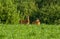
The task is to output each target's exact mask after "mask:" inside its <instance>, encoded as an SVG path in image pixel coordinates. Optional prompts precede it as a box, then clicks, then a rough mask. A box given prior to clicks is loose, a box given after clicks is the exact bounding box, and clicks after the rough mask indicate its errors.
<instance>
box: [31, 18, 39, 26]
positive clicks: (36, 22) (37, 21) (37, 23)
mask: <svg viewBox="0 0 60 39" xmlns="http://www.w3.org/2000/svg"><path fill="white" fill-rule="evenodd" d="M32 24H36V25H40V21H39V19H37V20H36V21H33V22H32Z"/></svg>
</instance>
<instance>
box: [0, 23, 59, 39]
mask: <svg viewBox="0 0 60 39" xmlns="http://www.w3.org/2000/svg"><path fill="white" fill-rule="evenodd" d="M0 39H60V25H46V24H41V25H40V26H37V25H20V24H19V25H6V24H0Z"/></svg>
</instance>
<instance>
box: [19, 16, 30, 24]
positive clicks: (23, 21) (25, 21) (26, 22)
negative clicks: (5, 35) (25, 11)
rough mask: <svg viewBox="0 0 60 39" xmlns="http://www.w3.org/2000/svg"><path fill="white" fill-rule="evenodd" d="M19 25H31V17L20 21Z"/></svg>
mask: <svg viewBox="0 0 60 39" xmlns="http://www.w3.org/2000/svg"><path fill="white" fill-rule="evenodd" d="M19 23H20V24H29V23H30V20H29V16H28V17H27V19H25V20H20V21H19Z"/></svg>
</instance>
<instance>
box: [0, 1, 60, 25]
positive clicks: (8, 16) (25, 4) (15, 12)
mask: <svg viewBox="0 0 60 39" xmlns="http://www.w3.org/2000/svg"><path fill="white" fill-rule="evenodd" d="M27 15H29V16H30V20H31V21H32V20H35V19H36V18H39V19H40V21H41V23H46V24H60V0H0V23H6V24H8V23H10V24H18V23H19V22H18V21H19V20H20V19H24V18H25V17H26V16H27Z"/></svg>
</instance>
